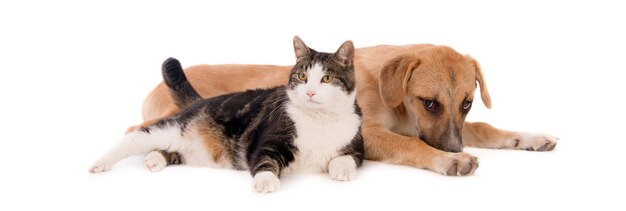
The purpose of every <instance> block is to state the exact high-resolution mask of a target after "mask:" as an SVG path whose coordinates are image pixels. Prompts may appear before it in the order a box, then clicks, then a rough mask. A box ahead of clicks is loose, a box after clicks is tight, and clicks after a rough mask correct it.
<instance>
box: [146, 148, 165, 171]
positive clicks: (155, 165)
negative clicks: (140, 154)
mask: <svg viewBox="0 0 626 211" xmlns="http://www.w3.org/2000/svg"><path fill="white" fill-rule="evenodd" d="M143 163H144V164H145V165H146V168H148V169H149V170H150V171H151V172H157V171H161V170H163V168H165V166H167V161H166V160H165V157H163V155H162V154H161V153H160V152H157V151H152V152H150V153H148V155H146V157H145V158H144V162H143Z"/></svg>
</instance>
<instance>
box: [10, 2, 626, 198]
mask: <svg viewBox="0 0 626 211" xmlns="http://www.w3.org/2000/svg"><path fill="white" fill-rule="evenodd" d="M16 2H18V1H12V2H7V1H2V2H1V3H0V29H1V30H2V31H1V32H0V65H1V67H0V71H1V72H2V77H0V93H2V94H1V96H2V103H0V106H1V109H0V112H1V113H0V116H1V117H2V127H1V128H3V129H2V134H3V138H2V146H3V149H4V150H3V152H2V153H0V160H1V161H2V168H1V169H2V173H0V201H1V203H0V210H33V209H38V210H43V209H46V210H51V209H59V208H61V209H63V208H65V209H70V208H77V209H81V210H119V209H123V210H130V209H136V210H139V209H140V210H217V209H244V208H253V209H255V210H256V209H259V210H286V209H290V210H294V209H317V210H322V209H323V210H338V209H344V210H348V209H350V210H353V209H361V210H363V209H365V208H368V210H370V209H369V208H371V210H374V209H377V210H391V209H392V208H403V209H406V210H408V209H410V210H441V209H444V210H453V209H454V210H458V209H459V208H460V209H463V208H469V209H471V210H479V209H480V210H503V209H506V210H508V209H512V210H531V209H532V210H561V209H566V208H581V209H584V210H589V209H593V210H624V208H625V207H624V204H623V202H621V200H623V190H624V188H625V185H624V181H623V179H624V178H625V176H626V174H625V173H624V170H623V169H624V168H623V165H624V158H623V153H622V150H623V149H624V145H625V144H624V143H625V141H626V140H624V135H623V132H624V129H623V127H624V123H623V121H624V118H625V117H626V115H625V110H626V109H624V106H625V104H624V97H625V95H624V91H625V90H626V87H625V85H624V82H623V81H624V79H623V76H621V75H623V73H624V71H625V70H626V68H625V65H624V64H625V63H624V59H625V58H626V55H625V54H624V49H625V47H626V43H625V40H626V39H624V38H625V37H626V33H625V32H624V30H623V29H624V20H626V15H624V9H625V8H624V6H621V5H619V4H615V3H605V2H601V1H593V3H578V2H571V1H563V2H547V1H538V2H529V1H523V2H518V3H510V2H483V3H476V2H474V3H469V2H454V3H453V2H440V1H437V2H438V3H428V2H415V1H410V3H408V2H407V3H404V2H395V1H384V3H383V2H380V3H376V4H374V3H371V4H370V3H367V4H366V3H356V2H355V3H336V2H321V1H316V2H308V3H305V2H295V1H294V2H291V1H289V2H285V3H279V2H273V1H254V2H239V1H229V3H227V5H221V4H220V5H216V4H213V3H203V4H191V3H180V2H178V1H176V2H161V1H146V2H141V3H139V2H132V3H131V2H115V3H112V1H106V3H87V2H86V1H76V2H65V1H41V2H31V1H19V2H18V3H16ZM278 8H281V9H278ZM296 34H297V35H300V36H301V37H302V38H303V40H304V41H305V42H306V43H307V45H309V46H311V47H313V48H315V49H317V50H322V51H334V50H336V48H337V46H339V45H340V44H341V43H342V42H343V41H344V40H346V39H352V40H353V41H354V43H355V46H356V47H363V46H371V45H376V44H409V43H434V44H445V45H449V46H452V47H454V48H455V49H456V50H458V51H459V52H462V53H468V54H471V55H472V56H473V57H474V58H476V59H477V60H478V61H480V63H481V65H482V67H483V71H484V74H485V77H486V81H487V83H488V85H489V89H490V91H491V97H492V99H493V110H487V109H485V108H484V107H483V106H482V105H481V104H480V103H479V102H477V103H476V104H475V106H474V107H473V109H472V110H473V111H472V112H470V115H469V116H468V119H469V120H480V121H486V122H489V123H492V124H494V125H496V126H498V127H502V128H507V129H513V130H523V131H537V132H548V133H550V134H554V135H556V136H559V137H560V138H561V140H560V142H559V143H558V146H557V148H556V151H554V152H549V153H538V152H526V151H504V150H502V151H500V150H481V149H467V150H466V151H467V152H469V153H472V154H474V155H476V156H478V157H479V158H480V167H479V168H478V170H477V171H476V175H474V176H471V177H446V176H441V175H438V174H436V173H432V172H430V171H426V170H421V169H414V168H409V167H402V166H393V165H388V164H381V163H376V162H366V163H365V165H364V166H363V168H361V169H360V170H359V171H358V177H357V178H356V180H354V181H350V182H338V181H333V180H332V179H330V178H329V176H328V175H306V176H292V177H288V178H284V179H283V180H282V181H281V188H280V190H279V191H278V192H276V193H273V194H269V195H260V194H257V193H254V192H253V191H252V178H251V177H250V175H249V174H248V173H247V172H236V171H231V170H217V169H203V168H191V167H172V168H166V169H164V170H163V171H161V172H158V173H152V172H149V171H148V170H147V169H146V168H145V167H144V165H143V158H142V157H139V156H138V157H133V158H131V159H127V160H123V161H122V162H120V163H118V165H116V166H114V167H113V169H112V170H111V171H110V172H108V173H104V174H97V175H92V174H89V173H88V172H87V170H88V168H89V167H90V165H91V164H92V163H93V162H94V161H95V160H96V159H98V157H99V156H101V155H102V153H104V152H106V150H108V148H109V147H112V146H113V145H114V144H115V143H116V140H119V138H120V137H121V136H122V133H123V132H124V130H125V129H126V127H127V126H130V125H132V124H137V123H139V122H140V121H141V118H140V117H141V116H140V106H141V102H142V101H143V99H144V97H145V96H146V94H147V93H148V92H149V91H150V90H151V89H152V88H153V86H154V85H156V83H158V82H159V81H160V77H161V73H160V64H161V62H162V61H163V60H164V59H165V58H167V57H169V56H174V57H177V58H178V59H180V60H181V61H182V62H183V65H184V66H189V65H193V64H200V63H257V64H261V63H266V64H290V63H293V61H294V56H293V51H292V46H291V44H292V42H291V38H292V37H293V35H296ZM318 208H319V209H318Z"/></svg>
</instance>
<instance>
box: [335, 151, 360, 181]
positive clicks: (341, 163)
mask: <svg viewBox="0 0 626 211" xmlns="http://www.w3.org/2000/svg"><path fill="white" fill-rule="evenodd" d="M328 174H330V178H333V179H334V180H339V181H350V180H353V179H354V178H356V163H355V162H354V158H352V156H340V157H336V158H334V159H332V160H331V161H330V163H329V164H328Z"/></svg>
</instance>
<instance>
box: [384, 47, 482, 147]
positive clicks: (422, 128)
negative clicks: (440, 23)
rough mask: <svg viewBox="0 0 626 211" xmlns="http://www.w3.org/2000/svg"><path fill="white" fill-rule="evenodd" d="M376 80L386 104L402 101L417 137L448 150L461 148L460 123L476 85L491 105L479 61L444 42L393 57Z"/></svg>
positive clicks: (400, 103) (390, 104) (469, 104)
mask: <svg viewBox="0 0 626 211" xmlns="http://www.w3.org/2000/svg"><path fill="white" fill-rule="evenodd" d="M379 84H380V87H379V88H380V94H381V96H382V100H383V103H384V104H385V106H387V107H389V108H397V107H398V106H403V109H402V110H405V112H406V114H407V115H408V117H409V120H410V121H411V122H412V124H414V126H415V130H417V131H418V134H419V136H420V138H421V139H422V140H424V141H425V142H426V143H427V144H428V145H430V146H432V147H435V148H437V149H440V150H444V151H448V152H460V151H461V150H462V149H463V140H462V134H463V124H464V122H465V116H466V115H467V113H468V112H469V111H470V109H471V107H472V102H473V100H474V91H475V90H476V87H477V85H479V87H480V96H481V98H482V101H483V103H484V104H485V106H486V107H487V108H491V99H490V97H489V92H488V91H487V85H486V84H485V80H484V79H483V74H482V72H481V70H480V66H479V65H478V62H476V60H474V59H473V58H471V57H469V56H464V55H461V54H459V53H457V52H456V51H454V50H453V49H451V48H449V47H445V46H434V47H430V48H427V49H424V50H422V51H420V52H417V53H415V54H410V55H403V56H400V57H397V58H395V59H392V60H391V61H389V62H388V63H387V64H385V66H384V67H383V69H382V71H381V73H380V81H379Z"/></svg>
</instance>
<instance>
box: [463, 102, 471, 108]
mask: <svg viewBox="0 0 626 211" xmlns="http://www.w3.org/2000/svg"><path fill="white" fill-rule="evenodd" d="M470 107H472V101H465V102H464V103H463V110H468V109H469V108H470Z"/></svg>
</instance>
